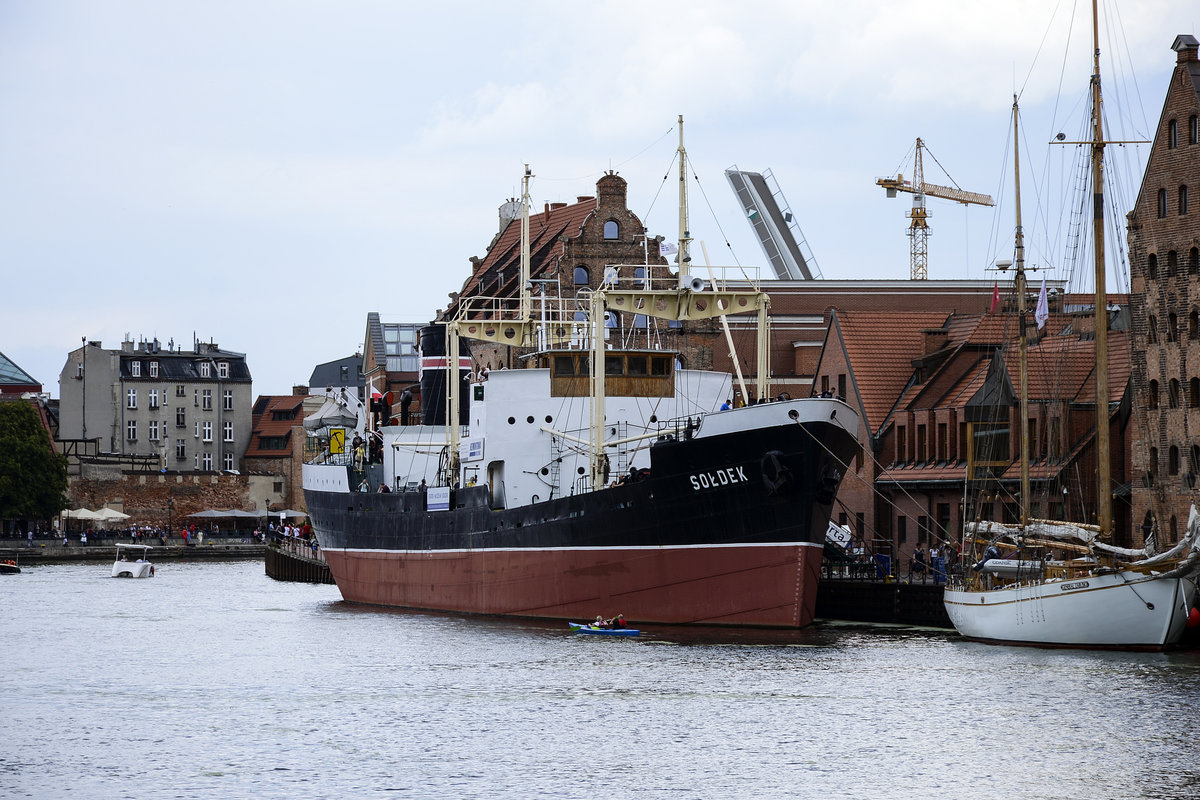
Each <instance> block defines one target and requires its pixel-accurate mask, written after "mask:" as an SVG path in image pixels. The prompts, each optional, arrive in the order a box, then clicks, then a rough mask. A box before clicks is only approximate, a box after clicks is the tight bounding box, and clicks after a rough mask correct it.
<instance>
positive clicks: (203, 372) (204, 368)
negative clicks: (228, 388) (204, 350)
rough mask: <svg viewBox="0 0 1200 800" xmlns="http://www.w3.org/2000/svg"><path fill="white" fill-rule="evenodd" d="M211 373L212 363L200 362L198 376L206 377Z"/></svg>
mask: <svg viewBox="0 0 1200 800" xmlns="http://www.w3.org/2000/svg"><path fill="white" fill-rule="evenodd" d="M211 375H212V365H211V364H209V363H208V362H207V361H201V362H200V377H201V378H208V377H210V376H211Z"/></svg>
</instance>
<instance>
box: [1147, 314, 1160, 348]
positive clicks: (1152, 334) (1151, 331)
mask: <svg viewBox="0 0 1200 800" xmlns="http://www.w3.org/2000/svg"><path fill="white" fill-rule="evenodd" d="M1146 342H1147V343H1149V344H1158V319H1157V318H1156V317H1155V316H1154V315H1153V314H1151V315H1150V316H1149V317H1148V318H1147V320H1146Z"/></svg>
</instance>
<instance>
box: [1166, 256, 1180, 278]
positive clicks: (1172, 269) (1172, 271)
mask: <svg viewBox="0 0 1200 800" xmlns="http://www.w3.org/2000/svg"><path fill="white" fill-rule="evenodd" d="M1178 274H1179V254H1178V253H1176V252H1175V251H1174V250H1168V251H1167V277H1168V278H1174V277H1175V276H1176V275H1178Z"/></svg>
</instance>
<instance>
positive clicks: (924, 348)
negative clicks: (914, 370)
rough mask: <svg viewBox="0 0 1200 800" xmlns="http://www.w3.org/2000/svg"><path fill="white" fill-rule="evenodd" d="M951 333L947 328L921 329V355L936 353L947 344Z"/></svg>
mask: <svg viewBox="0 0 1200 800" xmlns="http://www.w3.org/2000/svg"><path fill="white" fill-rule="evenodd" d="M948 339H949V334H948V333H947V332H946V329H945V328H923V329H922V330H921V355H923V356H927V355H929V354H930V353H936V352H937V351H938V350H941V349H942V348H943V347H945V346H946V342H947V340H948Z"/></svg>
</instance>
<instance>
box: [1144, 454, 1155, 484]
mask: <svg viewBox="0 0 1200 800" xmlns="http://www.w3.org/2000/svg"><path fill="white" fill-rule="evenodd" d="M1156 475H1158V448H1157V447H1151V448H1150V463H1148V464H1147V465H1146V476H1147V477H1148V478H1150V485H1151V486H1153V485H1154V477H1155V476H1156Z"/></svg>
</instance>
